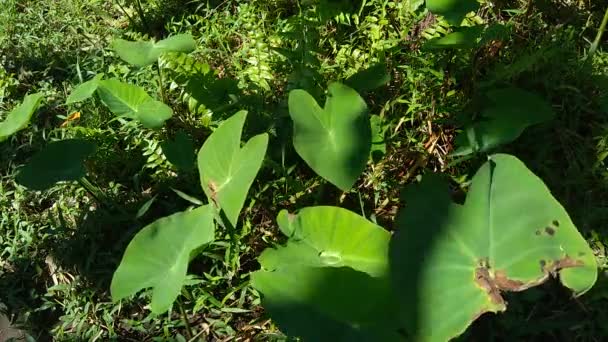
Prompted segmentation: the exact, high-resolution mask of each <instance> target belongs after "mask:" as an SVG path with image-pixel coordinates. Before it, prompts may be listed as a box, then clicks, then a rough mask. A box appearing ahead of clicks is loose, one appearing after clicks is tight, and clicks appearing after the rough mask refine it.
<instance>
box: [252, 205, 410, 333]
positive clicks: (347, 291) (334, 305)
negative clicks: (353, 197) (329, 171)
mask: <svg viewBox="0 0 608 342" xmlns="http://www.w3.org/2000/svg"><path fill="white" fill-rule="evenodd" d="M277 221H278V223H279V226H280V228H281V231H283V233H284V234H286V235H287V236H288V237H289V241H288V243H287V245H286V246H283V247H278V248H277V249H272V248H269V249H267V250H265V251H264V252H263V253H262V255H261V256H260V257H259V259H258V261H259V262H260V264H261V265H262V269H261V270H259V271H257V272H254V273H253V274H252V282H253V286H254V287H255V288H256V289H257V290H258V291H260V292H261V294H262V295H263V297H262V304H263V306H264V308H265V310H266V311H267V312H269V314H270V316H271V317H272V319H273V320H274V321H275V322H277V323H278V325H279V327H280V328H281V329H282V330H283V331H284V332H285V333H287V334H288V335H290V336H294V337H301V338H303V340H304V341H397V340H399V336H398V334H397V332H396V331H397V329H396V326H397V325H396V320H395V317H396V316H395V312H396V311H394V310H393V305H392V303H394V300H393V299H392V296H391V294H392V292H391V290H390V281H389V280H388V273H387V272H388V268H389V262H388V247H389V241H390V233H389V232H388V231H386V230H384V229H383V228H382V227H379V226H377V225H375V224H373V223H371V222H369V221H367V220H366V219H364V218H363V217H361V216H359V215H356V214H354V213H352V212H350V211H348V210H346V209H342V208H338V207H311V208H305V209H302V210H301V211H300V212H299V213H298V214H297V215H294V214H289V213H287V212H286V211H282V212H280V213H279V216H278V218H277Z"/></svg>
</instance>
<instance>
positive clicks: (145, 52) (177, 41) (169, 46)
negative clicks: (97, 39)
mask: <svg viewBox="0 0 608 342" xmlns="http://www.w3.org/2000/svg"><path fill="white" fill-rule="evenodd" d="M112 48H113V49H114V51H116V53H117V54H118V56H119V57H120V58H122V59H123V60H124V61H125V62H127V63H129V64H133V65H137V66H146V65H150V64H152V63H155V62H156V61H157V60H158V57H160V56H161V55H162V54H163V53H166V52H190V51H192V50H194V49H196V41H194V38H192V35H190V34H178V35H175V36H171V37H169V38H166V39H163V40H160V41H158V42H156V43H154V42H151V41H147V42H145V41H135V42H131V41H127V40H123V39H116V40H114V42H113V43H112Z"/></svg>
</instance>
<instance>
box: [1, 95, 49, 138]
mask: <svg viewBox="0 0 608 342" xmlns="http://www.w3.org/2000/svg"><path fill="white" fill-rule="evenodd" d="M42 97H43V95H42V93H36V94H30V95H27V96H26V97H25V98H24V99H23V102H22V103H21V104H20V105H18V106H17V107H15V108H13V110H11V112H10V113H8V116H7V117H6V119H4V121H2V122H0V142H2V141H4V140H6V139H8V137H10V136H11V135H13V134H15V133H17V132H18V131H20V130H22V129H23V128H25V126H27V124H28V123H29V122H30V119H31V118H32V115H34V112H36V109H38V107H39V106H40V103H41V102H42Z"/></svg>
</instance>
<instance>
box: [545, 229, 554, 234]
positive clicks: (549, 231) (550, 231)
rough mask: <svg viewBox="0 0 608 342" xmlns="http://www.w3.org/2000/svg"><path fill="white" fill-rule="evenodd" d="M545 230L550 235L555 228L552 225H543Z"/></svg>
mask: <svg viewBox="0 0 608 342" xmlns="http://www.w3.org/2000/svg"><path fill="white" fill-rule="evenodd" d="M545 232H546V233H547V234H549V235H550V236H553V235H555V229H554V228H553V227H545Z"/></svg>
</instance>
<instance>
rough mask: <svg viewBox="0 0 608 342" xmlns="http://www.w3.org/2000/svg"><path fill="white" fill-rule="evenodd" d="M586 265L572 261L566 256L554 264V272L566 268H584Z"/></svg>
mask: <svg viewBox="0 0 608 342" xmlns="http://www.w3.org/2000/svg"><path fill="white" fill-rule="evenodd" d="M584 265H585V263H584V262H582V261H580V260H575V259H572V258H571V257H569V256H567V255H566V256H565V257H564V258H562V259H560V260H556V261H555V262H554V263H553V271H559V270H561V269H564V268H571V267H580V266H584Z"/></svg>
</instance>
